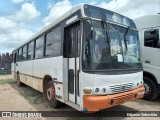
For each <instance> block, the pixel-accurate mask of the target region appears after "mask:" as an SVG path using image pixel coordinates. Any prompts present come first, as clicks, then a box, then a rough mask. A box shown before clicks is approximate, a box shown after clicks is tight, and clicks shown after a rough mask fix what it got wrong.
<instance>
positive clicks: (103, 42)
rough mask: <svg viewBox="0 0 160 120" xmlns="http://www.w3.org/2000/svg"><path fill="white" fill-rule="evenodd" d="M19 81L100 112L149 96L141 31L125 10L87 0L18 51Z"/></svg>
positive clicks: (54, 102)
mask: <svg viewBox="0 0 160 120" xmlns="http://www.w3.org/2000/svg"><path fill="white" fill-rule="evenodd" d="M13 55H14V57H13V59H14V60H13V63H12V71H13V72H14V76H15V78H16V79H17V81H18V85H21V84H22V83H24V84H26V85H28V86H31V87H33V88H34V89H36V90H38V91H40V92H42V93H44V96H46V98H47V99H48V101H49V103H50V105H51V106H52V107H55V108H57V107H60V106H61V103H65V104H67V105H69V106H71V107H73V108H75V109H77V110H79V111H85V112H87V111H99V110H101V109H106V108H108V107H111V106H115V105H118V104H121V103H124V102H127V101H131V100H134V99H137V98H142V97H143V96H144V92H145V90H144V86H143V69H142V62H141V59H140V45H139V39H138V31H137V29H136V27H135V24H134V22H133V21H132V20H131V19H129V18H127V17H125V16H122V15H120V14H117V13H114V12H112V11H108V10H106V9H102V8H98V7H95V6H91V5H87V4H81V5H78V6H75V7H73V8H72V9H71V10H69V11H68V12H66V13H65V14H64V15H62V16H61V17H60V18H58V19H57V20H55V21H54V22H52V23H51V24H50V25H48V26H47V27H45V28H44V29H43V30H41V31H40V32H38V33H37V34H35V35H34V36H33V37H31V38H30V39H29V40H28V41H26V42H25V43H23V44H22V45H20V46H19V47H17V48H16V49H15V50H14V51H13Z"/></svg>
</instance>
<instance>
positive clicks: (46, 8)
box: [0, 0, 160, 53]
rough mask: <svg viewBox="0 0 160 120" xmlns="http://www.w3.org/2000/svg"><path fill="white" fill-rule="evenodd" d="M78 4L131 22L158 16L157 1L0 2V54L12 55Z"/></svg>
mask: <svg viewBox="0 0 160 120" xmlns="http://www.w3.org/2000/svg"><path fill="white" fill-rule="evenodd" d="M80 3H88V4H91V5H95V6H98V7H102V8H105V9H109V10H112V11H115V12H117V13H120V14H122V15H125V16H127V17H129V18H131V19H134V18H136V17H140V16H144V15H149V14H157V13H160V0H0V53H4V52H10V53H11V52H12V50H13V49H14V48H16V47H17V46H18V45H20V44H22V43H23V42H24V41H26V40H27V39H28V38H30V37H31V36H32V35H33V34H35V33H36V32H38V31H39V30H41V29H42V28H44V27H45V26H46V25H48V24H49V23H51V22H52V21H53V20H54V19H56V18H57V17H59V16H61V15H62V14H63V13H65V12H66V11H67V10H69V9H71V8H72V7H73V6H75V5H78V4H80Z"/></svg>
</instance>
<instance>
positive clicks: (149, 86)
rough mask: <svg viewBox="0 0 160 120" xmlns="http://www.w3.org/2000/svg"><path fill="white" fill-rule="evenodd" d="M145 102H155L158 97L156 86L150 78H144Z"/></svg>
mask: <svg viewBox="0 0 160 120" xmlns="http://www.w3.org/2000/svg"><path fill="white" fill-rule="evenodd" d="M144 87H145V94H144V98H143V99H145V100H154V99H156V98H157V96H158V92H157V87H156V84H155V83H154V82H153V81H152V80H151V79H150V78H148V77H144Z"/></svg>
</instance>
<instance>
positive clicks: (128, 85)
mask: <svg viewBox="0 0 160 120" xmlns="http://www.w3.org/2000/svg"><path fill="white" fill-rule="evenodd" d="M109 88H110V90H111V91H112V94H113V93H120V92H126V91H129V90H132V89H133V83H126V84H121V85H114V86H109Z"/></svg>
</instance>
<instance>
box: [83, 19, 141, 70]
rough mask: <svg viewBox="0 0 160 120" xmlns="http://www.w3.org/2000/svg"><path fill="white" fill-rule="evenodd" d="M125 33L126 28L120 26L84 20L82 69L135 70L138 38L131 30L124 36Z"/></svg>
mask: <svg viewBox="0 0 160 120" xmlns="http://www.w3.org/2000/svg"><path fill="white" fill-rule="evenodd" d="M126 31H127V28H124V27H121V26H117V25H113V24H105V23H103V22H102V21H95V20H92V22H91V21H90V20H86V21H85V22H84V36H85V37H84V41H83V68H84V69H85V70H96V71H97V70H102V71H103V70H118V69H119V70H123V69H125V68H128V67H130V68H131V67H132V68H135V66H136V65H137V63H140V60H139V49H138V48H137V46H138V45H137V43H138V38H136V35H135V32H134V31H133V32H132V30H131V31H130V33H129V34H126ZM126 35H128V39H126V38H127V37H126ZM135 64H136V65H135Z"/></svg>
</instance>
